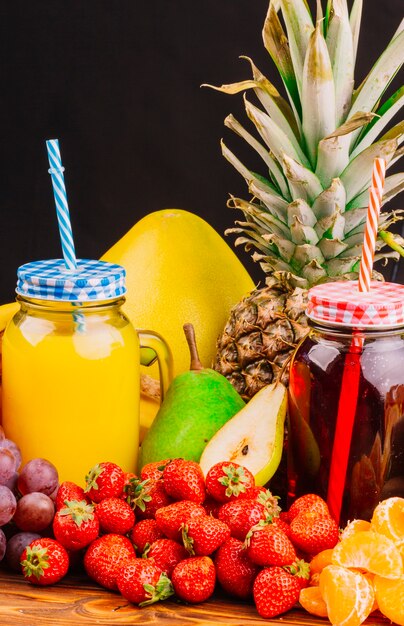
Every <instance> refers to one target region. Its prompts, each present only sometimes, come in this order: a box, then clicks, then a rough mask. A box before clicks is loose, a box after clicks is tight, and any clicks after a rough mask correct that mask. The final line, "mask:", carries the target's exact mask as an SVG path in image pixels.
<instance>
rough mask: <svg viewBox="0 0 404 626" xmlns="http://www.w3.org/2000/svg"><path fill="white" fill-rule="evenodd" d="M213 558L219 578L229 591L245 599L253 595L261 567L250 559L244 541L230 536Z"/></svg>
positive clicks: (224, 587)
mask: <svg viewBox="0 0 404 626" xmlns="http://www.w3.org/2000/svg"><path fill="white" fill-rule="evenodd" d="M213 560H214V563H215V567H216V575H217V579H218V581H219V583H220V584H221V586H222V587H223V589H224V590H225V591H226V592H227V593H229V594H230V595H232V596H235V597H237V598H242V599H243V600H246V599H247V598H249V597H251V596H252V589H253V584H254V580H255V577H256V576H257V574H258V572H259V571H260V568H259V567H258V565H256V564H255V563H252V562H251V561H250V559H249V558H248V556H247V552H246V550H245V547H244V544H243V542H242V541H240V540H239V539H236V538H235V537H230V539H227V541H225V542H224V543H223V544H222V545H221V546H220V548H219V549H218V550H217V552H216V554H215V556H214V559H213Z"/></svg>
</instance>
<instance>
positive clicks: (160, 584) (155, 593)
mask: <svg viewBox="0 0 404 626" xmlns="http://www.w3.org/2000/svg"><path fill="white" fill-rule="evenodd" d="M143 589H144V590H145V591H146V593H147V595H148V596H149V599H148V600H145V601H144V602H141V603H140V604H139V606H149V605H150V604H154V603H155V602H158V601H159V600H166V599H167V598H169V597H170V596H172V595H173V594H174V587H173V585H172V583H171V580H170V579H169V578H168V576H167V575H166V574H165V573H164V572H163V573H162V574H160V578H159V579H158V581H157V584H156V586H153V585H150V584H148V583H145V584H144V585H143Z"/></svg>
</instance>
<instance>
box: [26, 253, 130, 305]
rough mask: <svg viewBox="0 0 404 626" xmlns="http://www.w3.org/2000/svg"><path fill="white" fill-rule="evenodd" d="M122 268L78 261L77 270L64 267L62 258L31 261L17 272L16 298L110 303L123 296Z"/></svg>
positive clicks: (95, 262)
mask: <svg viewBox="0 0 404 626" xmlns="http://www.w3.org/2000/svg"><path fill="white" fill-rule="evenodd" d="M125 275H126V272H125V269H124V268H123V267H122V266H121V265H116V264H114V263H107V262H106V261H96V260H90V259H77V269H76V270H71V269H67V268H66V263H65V261H64V260H63V259H47V260H44V261H33V262H31V263H25V264H24V265H21V266H20V267H19V268H18V270H17V288H16V292H17V294H18V295H21V296H24V297H27V298H36V299H38V300H56V301H68V302H94V301H101V300H112V299H115V298H119V297H120V296H123V295H124V294H125V293H126V286H125Z"/></svg>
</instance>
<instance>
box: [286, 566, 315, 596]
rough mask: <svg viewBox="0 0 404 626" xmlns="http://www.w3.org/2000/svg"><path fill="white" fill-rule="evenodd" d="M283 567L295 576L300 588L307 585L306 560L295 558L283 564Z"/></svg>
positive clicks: (308, 575)
mask: <svg viewBox="0 0 404 626" xmlns="http://www.w3.org/2000/svg"><path fill="white" fill-rule="evenodd" d="M284 569H285V570H286V571H287V572H290V573H291V574H293V575H294V576H295V577H296V580H297V582H298V583H299V588H300V589H304V587H308V586H309V582H310V563H307V561H304V560H303V559H297V560H296V561H295V562H294V563H292V564H291V565H285V567H284Z"/></svg>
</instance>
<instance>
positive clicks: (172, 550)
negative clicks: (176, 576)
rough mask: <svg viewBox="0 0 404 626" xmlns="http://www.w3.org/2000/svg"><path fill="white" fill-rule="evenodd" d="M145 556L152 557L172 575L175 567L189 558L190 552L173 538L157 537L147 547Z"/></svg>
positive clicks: (158, 565) (161, 567) (163, 570)
mask: <svg viewBox="0 0 404 626" xmlns="http://www.w3.org/2000/svg"><path fill="white" fill-rule="evenodd" d="M143 556H146V557H147V558H148V559H151V560H152V561H153V562H154V563H155V564H156V565H157V567H159V568H160V569H161V571H162V572H165V573H166V574H167V576H168V577H171V574H172V573H173V569H174V567H175V566H176V565H177V563H179V562H180V561H183V560H184V559H187V558H188V557H189V553H188V552H187V550H186V549H185V548H184V546H182V545H181V544H180V543H177V542H176V541H173V540H172V539H157V541H154V543H152V544H151V546H150V547H149V548H146V550H145V552H144V553H143Z"/></svg>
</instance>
